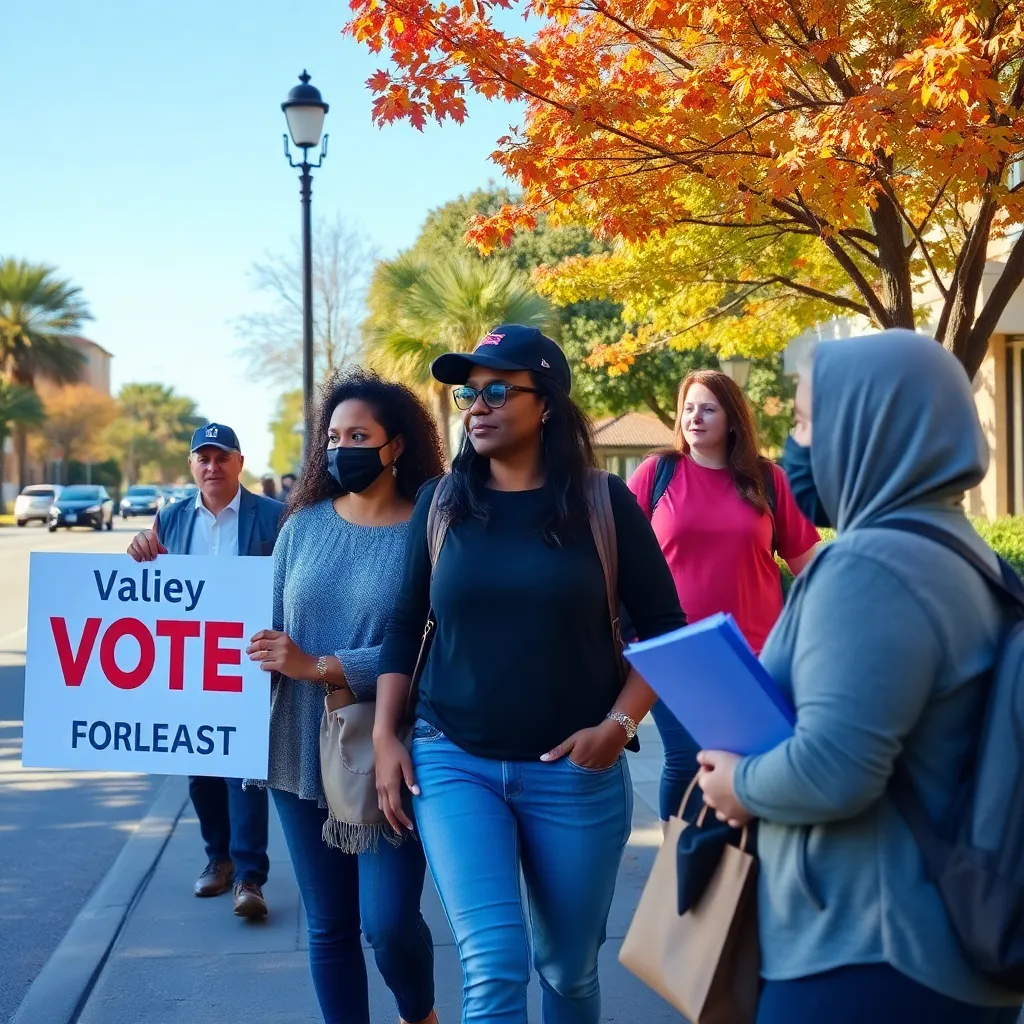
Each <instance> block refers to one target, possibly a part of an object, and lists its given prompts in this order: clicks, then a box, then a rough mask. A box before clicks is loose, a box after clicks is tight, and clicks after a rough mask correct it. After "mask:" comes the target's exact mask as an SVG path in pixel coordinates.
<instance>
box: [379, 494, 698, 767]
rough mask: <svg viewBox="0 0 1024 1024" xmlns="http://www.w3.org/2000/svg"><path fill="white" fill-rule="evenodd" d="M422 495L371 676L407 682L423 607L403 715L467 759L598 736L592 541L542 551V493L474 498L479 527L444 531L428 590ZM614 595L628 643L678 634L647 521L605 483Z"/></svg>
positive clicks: (603, 603)
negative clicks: (480, 505)
mask: <svg viewBox="0 0 1024 1024" xmlns="http://www.w3.org/2000/svg"><path fill="white" fill-rule="evenodd" d="M435 486H436V484H435V485H431V486H429V487H427V488H425V489H424V491H423V493H421V494H420V497H419V500H418V501H417V503H416V509H415V511H414V512H413V515H412V520H411V522H410V527H409V537H408V547H407V549H406V565H405V577H404V580H403V583H402V589H401V591H400V593H399V596H398V600H397V602H396V605H395V610H394V614H393V616H392V619H391V623H390V625H389V626H388V630H387V634H386V636H385V639H384V646H383V648H382V650H381V655H380V672H381V674H384V673H388V672H399V673H402V674H404V675H411V674H412V672H413V669H414V668H415V664H416V657H417V654H418V652H419V648H420V643H421V640H422V636H423V627H424V623H425V622H426V620H427V615H428V613H429V611H430V608H431V607H433V609H434V615H435V617H436V619H437V630H436V632H435V634H434V637H433V643H432V646H431V649H430V656H429V658H428V660H427V664H426V666H425V669H424V672H423V677H422V679H421V682H420V701H419V707H418V709H417V713H418V714H419V715H420V717H422V718H424V719H426V720H427V721H428V722H430V723H431V724H432V725H434V726H436V727H437V728H438V729H440V730H441V731H442V732H443V733H444V734H445V735H446V736H447V737H448V738H449V739H450V740H451V741H452V742H453V743H455V744H456V745H457V746H459V747H461V748H462V749H463V750H466V751H468V752H469V753H471V754H475V755H477V756H479V757H488V758H494V759H498V760H506V761H528V760H534V759H536V758H539V757H540V755H541V754H543V753H545V752H547V751H548V750H550V749H551V748H552V747H554V746H555V745H556V744H558V743H560V742H561V741H562V740H564V739H566V738H567V737H568V736H571V735H572V734H573V733H574V732H576V731H577V730H579V729H584V728H588V727H590V726H594V725H599V724H600V723H601V721H602V720H603V719H604V717H605V716H606V715H607V713H608V712H609V711H610V710H611V708H612V705H613V704H614V703H615V700H616V699H617V697H618V695H619V690H620V679H619V675H618V669H617V665H616V660H615V648H614V646H613V640H612V627H611V622H610V619H609V615H608V604H607V600H606V597H605V585H604V575H603V572H602V569H601V560H600V557H599V555H598V553H597V547H596V546H595V543H594V538H593V535H592V534H591V533H590V531H587V532H586V533H585V535H583V536H581V537H579V538H578V539H577V540H576V541H575V542H574V543H572V544H570V545H567V546H566V547H562V548H559V547H554V546H552V545H549V544H547V543H545V541H544V539H543V537H542V536H541V533H540V527H541V524H542V523H543V522H544V521H545V519H546V518H547V508H548V506H547V501H548V498H547V495H546V493H545V491H544V490H533V491H488V492H487V500H488V504H489V506H490V519H489V521H488V522H487V524H486V525H484V524H483V523H482V522H480V520H478V519H469V520H466V521H465V522H462V523H459V524H457V525H454V526H452V527H450V528H449V530H448V533H447V536H446V537H445V542H444V546H443V547H442V548H441V554H440V557H439V558H438V562H437V566H436V568H435V570H434V576H433V581H431V565H430V554H429V551H428V548H427V514H428V512H429V508H430V501H431V498H432V496H433V492H434V488H435ZM610 488H611V501H612V512H613V514H614V517H615V530H616V537H617V543H618V549H619V595H620V598H621V601H622V603H623V605H624V606H625V608H626V610H627V611H628V613H629V616H630V618H631V620H632V622H633V625H634V628H635V629H636V631H637V635H638V636H639V637H640V639H647V638H649V637H652V636H659V635H661V634H662V633H667V632H669V631H670V630H673V629H677V628H678V627H679V626H682V625H684V624H685V622H686V620H685V618H684V616H683V613H682V610H681V609H680V607H679V598H678V597H677V595H676V589H675V585H674V583H673V581H672V576H671V574H670V573H669V569H668V566H667V564H666V562H665V558H664V555H662V553H661V548H660V547H659V546H658V541H657V539H656V537H655V536H654V532H653V530H652V529H651V525H650V523H649V522H648V521H647V517H646V516H645V515H644V514H643V512H642V511H641V509H640V507H639V505H637V502H636V499H635V498H634V497H633V495H632V494H631V493H630V491H629V489H628V488H627V487H626V485H625V484H624V483H623V482H622V481H621V480H620V479H618V478H617V477H614V476H613V477H611V478H610Z"/></svg>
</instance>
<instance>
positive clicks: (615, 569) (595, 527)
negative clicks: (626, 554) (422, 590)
mask: <svg viewBox="0 0 1024 1024" xmlns="http://www.w3.org/2000/svg"><path fill="white" fill-rule="evenodd" d="M608 476H609V475H608V473H606V472H604V471H603V470H598V469H592V470H590V471H589V472H588V474H587V489H586V497H587V505H588V506H589V508H590V531H591V533H592V534H593V535H594V546H595V547H596V548H597V555H598V558H600V560H601V571H602V572H603V574H604V589H605V597H606V600H607V604H608V616H609V619H610V620H611V627H612V646H613V649H614V656H615V664H616V669H617V671H618V674H619V681H620V684H625V682H626V677H627V676H628V675H629V666H628V665H627V663H626V658H625V655H624V653H623V650H624V647H625V644H624V643H623V639H622V621H621V616H620V604H619V546H618V540H617V537H616V532H615V515H614V512H613V510H612V496H611V491H610V490H609V489H608ZM450 481H451V477H449V476H443V477H441V479H440V480H439V481H438V484H437V487H436V488H435V489H434V494H433V497H432V498H431V501H430V508H429V510H428V511H427V550H428V551H429V552H430V565H431V575H433V570H434V568H435V567H436V566H437V560H438V558H439V557H440V555H441V548H442V547H443V546H444V541H445V537H446V536H447V534H448V519H447V517H446V516H444V515H442V513H441V505H442V503H443V501H444V498H445V495H446V494H447V491H448V487H449V484H450ZM435 625H436V620H435V618H434V612H433V609H431V611H430V614H429V615H428V617H427V623H426V626H425V628H424V631H423V642H422V644H421V645H420V654H419V657H418V658H417V659H416V669H415V671H414V672H413V685H412V687H411V689H410V700H411V699H412V698H413V694H414V693H416V692H417V691H418V689H419V678H420V676H421V675H422V672H423V668H424V665H425V664H426V658H427V653H428V651H429V648H430V639H431V635H432V633H433V630H434V627H435ZM626 749H627V750H639V749H640V744H639V741H638V740H637V739H636V737H634V738H633V739H632V740H630V741H629V743H627V744H626Z"/></svg>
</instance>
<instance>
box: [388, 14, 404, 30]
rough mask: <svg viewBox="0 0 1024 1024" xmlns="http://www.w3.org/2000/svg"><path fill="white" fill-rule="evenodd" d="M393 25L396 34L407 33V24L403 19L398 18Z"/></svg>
mask: <svg viewBox="0 0 1024 1024" xmlns="http://www.w3.org/2000/svg"><path fill="white" fill-rule="evenodd" d="M391 24H392V25H393V26H394V29H395V31H396V32H404V31H405V22H404V21H402V19H401V18H399V17H396V18H395V19H394V21H392V22H391Z"/></svg>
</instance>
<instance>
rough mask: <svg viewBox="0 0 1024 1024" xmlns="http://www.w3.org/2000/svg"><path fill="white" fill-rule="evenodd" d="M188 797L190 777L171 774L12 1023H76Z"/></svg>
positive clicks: (26, 994) (27, 993)
mask: <svg viewBox="0 0 1024 1024" xmlns="http://www.w3.org/2000/svg"><path fill="white" fill-rule="evenodd" d="M187 800H188V779H187V778H186V777H185V776H183V775H172V776H169V777H168V779H167V780H166V782H164V784H163V785H162V786H161V787H160V790H159V792H158V793H157V796H156V799H155V800H154V801H153V804H152V806H151V807H150V809H149V811H148V813H147V814H146V816H145V818H143V819H142V821H140V822H139V824H138V825H137V826H136V828H135V831H134V832H133V833H132V834H131V836H130V837H129V838H128V841H127V842H126V843H125V845H124V848H123V849H122V850H121V852H120V854H118V857H117V860H115V861H114V863H113V865H112V866H111V867H110V870H109V871H107V873H106V875H104V876H103V880H102V881H101V882H100V884H99V885H98V886H97V888H96V891H95V892H94V893H93V894H92V896H91V897H90V898H89V901H88V902H87V903H86V904H85V906H84V907H83V908H82V909H81V911H80V912H79V914H78V916H77V917H76V918H75V920H74V921H73V922H72V923H71V927H70V928H69V929H68V932H67V934H66V935H65V936H64V938H63V939H61V941H60V945H58V946H57V948H56V949H55V950H54V951H53V954H52V955H51V957H50V959H49V960H47V961H46V963H45V964H44V965H43V969H42V970H41V971H40V972H39V974H38V976H37V977H36V979H35V981H33V982H32V985H31V987H30V988H29V990H28V992H26V993H25V998H24V999H23V1000H22V1001H21V1005H20V1006H19V1007H18V1009H17V1010H16V1011H15V1014H14V1016H13V1017H12V1018H11V1020H10V1024H74V1022H75V1021H76V1020H78V1017H79V1015H80V1014H81V1012H82V1011H83V1010H84V1009H85V1004H86V1002H87V1001H88V999H89V995H90V994H91V992H92V990H93V986H94V985H95V984H96V981H97V979H98V978H99V976H100V972H101V971H102V970H103V967H104V965H105V964H106V962H107V957H108V956H109V955H110V951H111V950H112V949H113V946H114V943H115V942H116V941H117V937H118V936H119V935H120V934H121V928H122V927H123V926H124V923H125V921H126V920H127V918H128V915H129V914H130V913H131V910H132V907H133V906H134V905H135V901H136V899H137V898H138V897H139V895H140V894H141V892H142V890H143V889H144V888H145V887H146V884H147V883H148V882H149V879H150V877H151V876H152V874H153V870H154V869H155V867H156V865H157V862H158V861H159V860H160V856H161V854H162V853H163V852H164V847H166V845H167V842H168V840H169V839H170V837H171V833H172V832H173V831H174V827H175V825H176V824H177V823H178V818H180V817H181V813H182V811H183V810H184V809H185V804H186V802H187Z"/></svg>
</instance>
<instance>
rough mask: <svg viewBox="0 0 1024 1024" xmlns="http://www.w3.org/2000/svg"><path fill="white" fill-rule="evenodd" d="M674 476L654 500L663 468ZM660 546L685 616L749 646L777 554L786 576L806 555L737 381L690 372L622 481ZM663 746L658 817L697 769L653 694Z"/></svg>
mask: <svg viewBox="0 0 1024 1024" xmlns="http://www.w3.org/2000/svg"><path fill="white" fill-rule="evenodd" d="M666 464H667V466H668V467H669V468H671V471H672V475H671V479H670V480H669V481H668V486H667V487H665V489H664V493H663V494H661V496H660V498H659V499H658V501H657V503H656V504H655V502H654V498H655V497H656V495H655V493H654V492H655V482H656V480H657V479H658V478H659V473H660V472H663V471H664V470H663V467H664V466H666ZM629 488H630V490H631V491H632V492H633V493H634V494H635V495H636V499H637V501H638V502H639V503H640V507H641V508H642V509H643V510H644V512H645V513H646V514H647V516H648V518H649V519H650V520H651V525H652V526H653V527H654V532H655V533H656V534H657V536H658V541H659V543H660V544H661V550H662V551H663V552H664V553H665V558H666V560H667V561H668V565H669V568H670V569H671V570H672V578H673V579H674V580H675V584H676V590H677V592H678V594H679V600H680V602H681V603H682V606H683V610H684V611H685V612H686V615H687V618H688V619H689V620H690V621H691V622H699V621H700V620H701V619H705V618H707V617H708V616H709V615H714V614H715V613H716V612H729V613H730V614H731V615H732V616H733V618H734V619H735V620H736V625H737V626H738V627H739V629H740V632H742V633H743V635H744V637H746V639H747V642H748V643H749V644H750V646H751V647H752V648H753V649H754V652H755V653H756V654H760V653H761V648H762V647H763V646H764V642H765V640H766V639H767V638H768V634H769V633H770V632H771V628H772V626H774V625H775V620H776V619H777V618H778V617H779V614H780V612H781V611H782V585H781V580H780V577H779V567H778V565H777V564H776V562H775V555H776V553H778V554H779V555H780V556H781V557H782V558H784V559H785V560H786V563H787V564H788V565H789V568H790V570H791V571H792V572H793V574H794V575H797V574H799V573H800V572H801V571H803V569H804V568H805V567H806V566H807V565H808V564H809V563H810V561H811V559H812V558H813V557H814V553H815V550H816V549H817V544H818V534H817V532H816V531H815V530H814V528H813V527H812V526H811V524H810V523H809V522H808V521H807V520H806V519H805V518H804V516H803V515H801V513H800V510H799V509H798V508H797V506H796V503H795V502H794V500H793V494H792V493H791V491H790V489H789V483H788V482H787V480H786V474H785V473H783V472H782V470H781V469H779V468H778V466H775V465H773V464H772V463H771V462H769V461H768V459H765V458H763V457H762V456H761V455H760V453H759V451H758V443H757V428H756V426H755V424H754V417H753V414H752V413H751V411H750V407H749V405H748V404H747V400H746V398H745V397H744V395H743V392H742V391H741V390H740V388H739V386H738V385H737V384H736V383H735V381H733V380H731V379H730V378H729V377H727V376H726V375H725V374H724V373H719V372H718V371H716V370H696V371H694V372H693V373H691V374H689V375H688V376H687V377H686V379H685V380H684V381H683V382H682V384H681V385H680V387H679V400H678V406H677V410H676V429H675V444H674V446H673V450H671V451H668V452H662V453H660V454H659V455H658V456H657V457H654V458H650V459H647V460H646V461H645V462H643V463H642V464H641V465H640V467H639V469H637V471H636V472H635V473H634V474H633V476H632V478H631V479H630V481H629ZM652 714H653V717H654V721H655V723H656V724H657V726H658V731H659V732H660V733H661V738H662V741H663V743H664V748H665V765H664V769H663V771H662V776H661V791H660V794H659V803H660V810H661V820H662V822H667V821H668V819H669V818H670V817H671V816H672V815H674V814H678V813H679V805H680V804H681V803H682V800H683V796H684V794H685V793H686V788H687V786H689V784H690V782H691V781H692V780H693V777H694V775H696V774H697V750H698V747H697V744H696V742H695V741H694V740H693V738H692V737H691V736H690V734H689V733H688V732H687V731H686V730H685V729H684V728H683V727H682V725H680V724H679V722H678V721H677V719H676V718H675V716H674V715H673V714H672V712H671V711H669V710H668V708H666V707H665V705H664V704H663V703H662V702H661V701H659V702H658V703H657V704H655V705H654V708H653V709H652Z"/></svg>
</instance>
